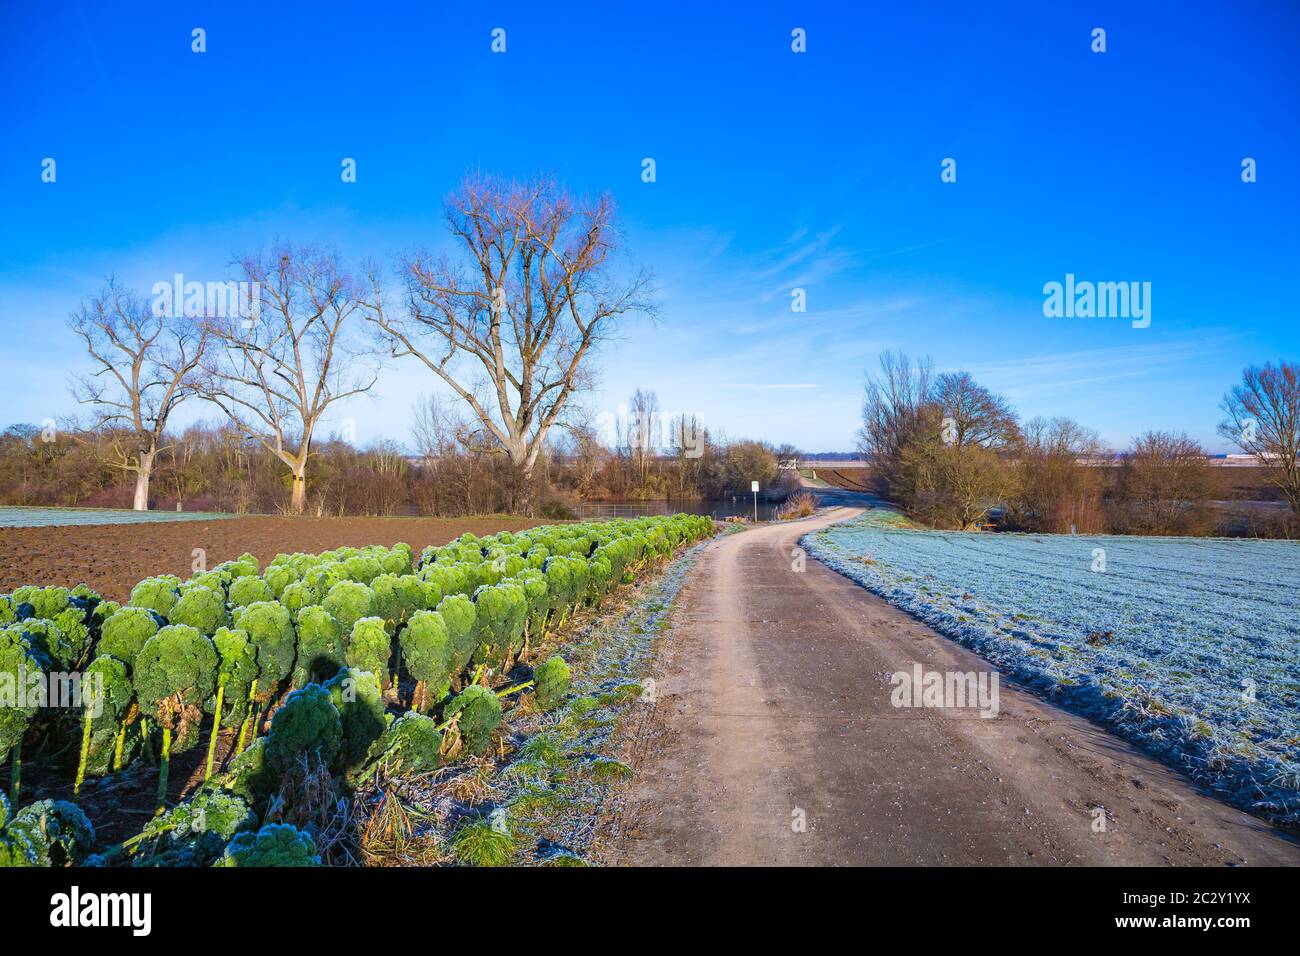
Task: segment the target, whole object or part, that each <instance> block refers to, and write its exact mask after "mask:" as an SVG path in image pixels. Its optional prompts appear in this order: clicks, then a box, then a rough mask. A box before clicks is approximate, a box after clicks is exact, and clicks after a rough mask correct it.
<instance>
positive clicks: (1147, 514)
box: [1114, 431, 1210, 534]
mask: <svg viewBox="0 0 1300 956" xmlns="http://www.w3.org/2000/svg"><path fill="white" fill-rule="evenodd" d="M1209 467H1210V466H1209V463H1208V462H1207V461H1206V458H1205V451H1204V450H1203V449H1202V448H1201V446H1200V445H1199V444H1197V443H1196V442H1195V441H1194V440H1193V439H1191V438H1189V437H1188V436H1187V435H1185V434H1181V433H1177V434H1176V433H1174V432H1158V431H1150V432H1146V433H1145V434H1143V435H1140V436H1139V437H1137V438H1135V439H1134V440H1133V446H1132V447H1131V448H1130V449H1129V450H1128V451H1127V452H1125V454H1124V456H1123V460H1122V463H1121V465H1120V472H1119V477H1118V480H1117V482H1116V497H1117V502H1116V503H1117V505H1118V506H1119V508H1120V509H1121V510H1120V512H1119V513H1118V514H1117V515H1115V519H1114V522H1115V524H1116V526H1117V527H1118V529H1119V530H1121V531H1126V530H1130V529H1131V530H1133V531H1135V532H1137V533H1140V534H1185V533H1193V534H1194V533H1196V532H1198V531H1200V530H1201V525H1202V524H1203V522H1204V519H1205V503H1206V500H1207V499H1208V498H1209V486H1210V476H1209Z"/></svg>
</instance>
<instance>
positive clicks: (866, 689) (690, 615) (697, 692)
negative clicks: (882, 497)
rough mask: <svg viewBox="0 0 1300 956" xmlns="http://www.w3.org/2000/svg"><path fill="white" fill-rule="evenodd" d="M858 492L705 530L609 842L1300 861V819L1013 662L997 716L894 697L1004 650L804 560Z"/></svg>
mask: <svg viewBox="0 0 1300 956" xmlns="http://www.w3.org/2000/svg"><path fill="white" fill-rule="evenodd" d="M857 513H859V512H858V511H857V510H856V509H853V508H848V507H833V508H830V509H829V510H827V511H825V512H821V513H819V514H818V515H817V516H815V517H813V518H810V519H806V520H804V521H799V522H794V523H790V524H783V525H776V526H769V527H760V528H757V529H753V530H749V531H745V532H743V533H740V534H735V535H731V536H728V537H725V538H722V539H719V540H718V541H715V542H713V543H712V544H710V545H708V546H707V548H706V550H705V551H704V553H703V554H702V555H701V557H700V559H699V562H698V564H697V566H696V568H695V570H694V571H693V573H692V580H691V581H690V582H689V583H688V584H687V585H686V587H685V589H684V590H683V593H682V595H681V597H680V603H679V606H678V608H677V610H676V611H675V617H674V628H673V630H672V632H671V634H670V635H669V636H668V637H667V638H666V639H665V645H664V653H663V654H662V655H661V656H660V666H661V671H660V672H659V673H658V674H656V675H654V676H655V679H656V685H657V686H656V696H657V703H655V704H654V705H653V706H651V705H646V708H645V711H644V712H643V713H642V714H641V716H640V718H639V726H637V727H635V728H634V729H633V731H632V740H631V742H630V743H629V748H628V749H629V757H630V761H631V762H632V764H633V767H634V769H635V771H636V773H635V777H634V782H633V783H631V784H630V785H629V791H628V792H627V793H626V794H625V798H624V799H625V803H624V805H623V807H622V813H621V814H620V819H621V820H622V821H623V822H622V823H621V824H620V829H621V832H620V833H619V834H617V835H616V836H615V837H614V838H613V839H612V840H611V843H610V846H609V848H608V852H607V854H606V856H607V862H611V863H623V864H648V865H652V864H685V865H713V864H724V865H725V864H742V865H744V864H793V865H813V864H818V865H827V864H829V865H835V864H884V865H889V864H901V865H914V864H940V865H972V866H980V865H1005V864H1011V865H1021V864H1042V865H1071V864H1084V865H1108V864H1112V865H1136V864H1155V865H1160V864H1172V865H1240V864H1243V863H1245V864H1300V845H1298V844H1297V842H1296V841H1295V840H1294V839H1292V838H1290V837H1288V836H1285V835H1283V834H1281V833H1280V832H1279V831H1277V830H1275V829H1274V828H1272V827H1270V826H1268V825H1267V824H1265V823H1263V822H1261V821H1259V820H1257V819H1255V818H1253V817H1251V816H1249V815H1248V814H1245V813H1242V812H1240V811H1237V810H1234V809H1232V808H1231V807H1228V806H1227V805H1225V804H1222V803H1220V802H1219V801H1217V800H1215V799H1213V798H1212V797H1210V796H1208V795H1206V794H1205V793H1203V792H1201V791H1199V790H1198V789H1196V788H1195V786H1194V785H1193V784H1191V783H1190V782H1188V781H1187V780H1186V779H1185V778H1184V777H1182V776H1181V775H1179V774H1177V773H1176V772H1174V771H1172V770H1169V769H1167V768H1165V767H1164V766H1162V765H1161V764H1159V763H1157V762H1155V761H1154V760H1151V759H1150V758H1148V757H1146V756H1144V755H1143V754H1141V753H1140V752H1138V751H1137V750H1136V749H1135V748H1133V747H1131V746H1130V745H1128V744H1126V743H1125V742H1123V741H1121V740H1119V739H1118V738H1115V737H1113V736H1111V735H1110V734H1108V733H1106V732H1105V731H1103V730H1100V729H1099V728H1097V727H1095V726H1094V725H1092V724H1090V723H1088V722H1087V721H1085V720H1082V719H1080V718H1077V717H1074V716H1071V715H1069V714H1067V713H1065V712H1063V711H1060V710H1057V709H1056V708H1054V707H1052V706H1051V705H1049V704H1046V703H1044V702H1043V701H1041V700H1039V699H1038V698H1036V697H1034V696H1032V695H1031V694H1029V693H1027V692H1024V691H1021V690H1018V689H1016V688H1015V687H1013V686H1012V685H1010V684H1009V682H1007V681H1006V680H1002V681H1001V684H1000V694H999V705H1000V707H999V713H998V716H997V717H996V718H992V719H986V718H982V717H980V716H979V714H978V711H976V710H973V709H965V710H954V709H921V708H895V707H893V706H891V703H890V695H891V691H892V690H893V689H894V688H893V687H892V686H891V684H890V680H889V675H890V674H892V673H893V672H895V671H904V670H905V671H909V672H910V671H911V670H912V668H913V665H914V663H916V662H919V663H920V664H921V665H922V667H923V668H924V669H925V670H927V671H942V672H950V671H958V672H966V671H981V670H982V671H988V669H989V666H988V665H987V664H986V663H984V662H983V661H981V660H980V659H979V658H978V657H976V656H974V655H973V654H970V653H969V652H967V651H965V650H964V649H962V648H961V647H959V646H957V645H955V644H953V643H952V642H951V641H949V640H947V639H946V638H944V637H942V636H940V635H938V634H936V633H935V632H934V631H931V630H930V629H929V628H927V627H926V626H925V625H923V624H921V623H919V622H917V621H916V620H914V619H913V618H911V617H909V616H907V615H906V614H903V613H902V612H901V611H897V610H895V609H894V608H892V607H890V606H889V605H888V604H886V603H885V602H883V601H881V600H880V599H878V598H876V597H874V596H873V595H871V594H869V593H868V592H866V591H864V590H863V589H862V588H860V587H858V586H857V585H855V584H853V583H852V582H850V581H848V580H847V579H845V578H843V577H840V576H839V575H838V574H836V573H835V572H833V571H831V570H829V569H828V568H826V567H825V566H823V565H821V564H820V563H818V562H817V561H815V560H813V559H812V558H811V557H807V558H806V559H805V567H804V570H803V571H802V572H800V571H796V570H794V569H793V566H794V564H795V557H794V556H793V555H792V552H793V551H794V549H795V547H796V542H797V541H798V539H799V537H800V536H801V535H803V534H806V533H808V532H809V531H812V530H815V529H816V528H819V527H823V526H825V525H827V524H831V523H833V522H835V521H840V520H845V519H846V518H849V517H852V516H854V515H855V514H857ZM1103 814H1104V830H1103V829H1102V826H1103ZM801 821H802V828H801V826H800V824H801Z"/></svg>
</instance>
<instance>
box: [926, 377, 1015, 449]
mask: <svg viewBox="0 0 1300 956" xmlns="http://www.w3.org/2000/svg"><path fill="white" fill-rule="evenodd" d="M930 400H931V401H933V402H934V403H935V404H936V405H938V406H939V408H940V410H941V411H942V413H943V417H944V418H946V419H948V420H949V421H950V422H951V423H952V440H951V441H950V442H948V443H949V444H952V445H955V446H956V447H957V448H965V447H966V446H967V445H982V446H984V447H985V448H1005V447H1007V446H1009V445H1013V444H1015V443H1016V441H1017V440H1018V439H1019V437H1020V426H1019V425H1018V423H1017V422H1016V413H1015V412H1014V411H1013V410H1012V408H1011V404H1010V403H1009V402H1008V401H1007V400H1006V399H1005V398H1003V397H1002V396H1001V395H995V394H994V393H993V392H990V391H989V390H988V389H987V388H985V387H984V386H983V385H980V384H979V383H978V382H976V381H975V379H974V378H973V377H972V376H971V374H970V373H969V372H944V373H943V374H942V375H940V376H939V377H938V378H937V379H935V381H934V387H933V389H932V395H931V398H930Z"/></svg>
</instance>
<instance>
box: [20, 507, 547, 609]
mask: <svg viewBox="0 0 1300 956" xmlns="http://www.w3.org/2000/svg"><path fill="white" fill-rule="evenodd" d="M56 510H57V509H56ZM114 513H115V514H120V512H114ZM127 514H132V512H127ZM145 514H156V515H158V516H159V517H158V518H156V519H154V520H152V521H146V522H136V523H122V522H119V523H117V524H93V525H92V524H82V525H73V526H61V527H51V526H48V525H46V526H29V527H13V526H10V527H9V528H8V529H7V530H5V532H4V533H3V534H0V594H3V593H5V592H7V591H11V590H13V589H14V588H16V587H18V586H20V585H23V584H61V585H63V586H65V587H72V586H75V585H77V584H82V583H84V584H88V585H90V586H91V587H92V588H94V589H95V590H96V591H98V592H99V593H100V594H102V595H103V596H104V597H106V598H110V599H112V600H115V601H122V600H125V599H126V596H127V595H128V594H129V593H130V590H131V588H132V587H134V586H135V584H136V583H137V582H138V581H140V580H141V579H142V578H146V577H149V576H150V575H153V574H176V575H180V576H181V577H189V576H190V574H191V573H193V563H194V561H195V558H196V555H195V553H194V552H195V549H196V548H197V549H201V550H202V553H203V560H204V561H205V562H206V564H207V566H208V567H213V566H214V565H217V564H220V563H221V562H222V561H226V560H228V559H230V558H236V557H239V555H241V554H243V553H244V552H245V551H249V552H252V553H253V554H255V555H256V556H257V557H258V559H259V560H260V561H262V562H263V563H265V562H267V561H269V560H270V559H271V558H273V557H275V555H276V554H278V553H279V552H281V551H284V552H294V551H304V552H308V553H312V554H315V553H319V552H321V551H328V550H330V549H331V548H338V547H342V546H344V545H352V546H354V547H360V546H362V545H367V544H382V545H384V546H386V547H391V546H392V545H394V544H395V543H397V542H398V541H405V542H406V543H407V544H409V545H411V547H413V548H415V549H416V550H417V551H419V550H420V549H421V548H423V547H425V545H429V544H446V543H447V542H448V541H450V540H451V539H452V538H455V537H457V536H458V535H460V534H462V533H464V532H466V531H472V532H474V533H475V534H479V535H486V534H493V533H495V532H497V531H522V530H524V529H525V528H535V527H537V526H538V525H542V524H557V523H558V522H554V521H545V520H541V519H537V518H510V517H504V516H500V517H498V516H488V517H481V518H305V517H304V518H288V517H272V516H251V517H230V516H221V515H206V514H201V513H199V512H192V513H188V514H186V513H184V512H182V513H181V514H173V513H169V512H145ZM164 517H165V518H167V519H171V520H162V519H163V518H164ZM177 518H180V519H181V520H179V521H178V520H175V519H177ZM205 519H215V520H205Z"/></svg>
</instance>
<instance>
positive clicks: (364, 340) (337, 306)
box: [72, 176, 652, 513]
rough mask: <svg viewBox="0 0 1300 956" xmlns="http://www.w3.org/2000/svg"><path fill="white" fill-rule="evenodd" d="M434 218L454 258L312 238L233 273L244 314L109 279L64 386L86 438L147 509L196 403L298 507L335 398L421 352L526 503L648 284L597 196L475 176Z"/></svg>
mask: <svg viewBox="0 0 1300 956" xmlns="http://www.w3.org/2000/svg"><path fill="white" fill-rule="evenodd" d="M446 221H447V226H448V230H449V232H450V234H451V237H452V239H453V250H454V252H453V253H451V254H446V255H436V256H435V255H433V254H431V253H418V254H416V255H414V256H410V257H407V258H404V259H402V260H401V261H399V262H398V263H397V264H396V267H395V268H394V269H393V270H392V271H391V275H390V274H388V273H386V271H385V270H384V269H383V268H381V267H380V266H378V265H376V264H374V263H367V264H366V265H365V266H364V267H363V268H362V270H361V272H360V273H359V274H354V273H352V272H350V271H349V270H348V269H347V268H346V267H345V266H344V265H343V264H342V263H341V262H340V260H339V259H338V257H337V256H335V255H333V254H331V253H328V252H326V251H323V250H320V249H314V248H305V247H295V246H291V245H284V246H280V247H278V248H275V249H273V250H271V251H270V252H269V253H259V254H256V255H251V256H247V257H245V258H243V259H242V260H241V261H240V262H239V265H238V270H239V282H240V285H241V287H243V288H248V289H255V290H256V291H257V294H256V296H255V300H256V308H249V309H246V310H244V309H238V310H237V309H231V308H215V309H214V308H212V307H211V302H210V300H208V301H206V302H205V305H204V307H203V308H201V309H192V308H187V309H186V310H184V311H185V314H180V310H178V309H176V308H171V307H160V300H159V299H158V298H157V297H155V299H154V300H153V301H147V300H146V299H145V298H143V297H142V296H140V295H138V294H136V293H134V292H132V291H130V290H128V289H124V288H122V287H121V286H120V285H119V284H117V283H116V282H113V281H110V282H109V284H108V285H107V287H106V288H105V289H104V290H103V291H102V292H101V293H100V294H99V295H97V296H95V297H94V298H92V299H91V300H90V301H89V302H88V303H87V304H86V305H85V306H84V307H83V308H82V309H81V310H80V312H79V313H77V314H76V315H75V316H74V317H73V319H72V328H73V330H74V331H75V332H76V333H77V334H78V335H79V336H80V337H81V338H82V340H83V341H84V342H85V345H86V349H87V351H88V353H89V355H90V356H91V358H92V360H93V361H94V363H95V368H94V371H93V372H92V373H91V374H89V375H87V376H85V377H84V378H83V379H81V380H80V381H79V382H78V384H77V386H76V388H75V392H76V395H77V397H78V398H79V400H81V401H82V402H84V403H86V404H88V405H90V406H92V407H93V408H94V409H95V410H96V411H97V412H98V417H97V421H96V422H95V423H94V428H93V430H94V431H96V432H102V433H104V434H108V435H111V436H112V438H113V441H112V442H111V445H112V447H111V451H110V459H109V460H110V461H111V463H112V465H113V466H114V467H116V468H119V469H122V470H125V471H127V472H129V473H132V474H134V475H135V479H136V488H135V499H134V504H135V507H136V508H137V509H146V508H148V505H149V496H150V484H151V480H152V477H153V474H154V467H155V463H156V461H157V459H158V456H159V454H160V452H162V451H163V450H164V449H165V448H166V447H167V446H168V442H169V438H168V435H169V430H168V426H169V422H170V421H171V419H172V416H173V415H174V413H175V411H176V409H177V407H178V406H180V405H181V403H183V402H186V401H188V400H191V399H195V400H201V401H205V402H208V403H210V404H211V405H212V406H213V407H215V408H216V409H219V410H220V412H221V413H222V414H223V415H224V417H225V419H226V420H227V421H228V422H229V423H230V425H231V426H232V427H233V428H234V429H235V430H236V431H237V432H238V433H240V434H241V435H242V436H244V437H245V438H247V439H248V440H249V441H254V442H256V443H258V444H259V445H260V446H261V447H262V448H263V449H264V450H265V451H266V452H267V453H268V454H269V455H271V456H273V457H274V459H275V460H276V461H278V462H279V463H280V464H281V466H282V467H283V468H284V469H285V470H286V471H287V477H288V480H289V481H290V483H291V486H292V491H291V495H290V508H291V510H292V511H294V512H299V513H301V512H302V511H304V510H305V508H306V504H307V480H308V479H307V473H308V463H309V461H310V460H311V459H312V458H313V456H314V454H315V452H316V443H317V441H318V439H319V437H320V432H321V429H322V422H323V421H324V420H325V419H326V415H327V413H328V411H329V409H330V407H331V406H333V405H335V404H336V403H338V402H341V401H343V400H345V399H348V398H350V397H353V396H356V395H359V394H362V393H365V392H368V391H370V390H371V389H372V388H373V387H374V385H375V383H376V381H377V376H378V371H377V370H378V368H379V366H380V364H381V359H382V358H383V357H384V356H387V357H391V358H395V359H408V360H414V361H417V362H419V363H420V364H422V365H423V366H424V367H425V368H426V369H427V370H428V371H429V372H430V373H431V374H432V375H433V376H434V378H435V379H436V380H437V381H438V382H441V383H443V384H445V385H446V386H448V387H449V388H450V389H451V390H452V392H453V393H454V394H455V395H456V396H458V397H459V399H460V400H462V401H463V402H464V404H465V405H466V407H467V408H468V409H469V410H470V413H471V414H472V417H473V422H474V428H473V431H474V432H475V433H477V435H478V436H479V437H478V438H477V439H475V441H477V442H478V446H479V447H481V448H483V449H486V450H487V451H488V452H490V453H491V454H493V455H494V456H496V457H498V458H501V459H503V460H504V461H505V462H507V463H508V466H509V468H510V469H511V470H512V472H513V477H512V479H511V480H510V481H508V482H507V483H506V484H507V485H508V486H509V487H510V488H511V489H512V493H513V494H514V495H517V497H513V498H512V500H510V501H508V502H507V509H508V510H510V511H528V510H530V509H531V508H532V507H533V505H534V501H533V500H532V499H531V498H530V497H529V496H530V494H531V491H532V489H533V487H534V484H535V483H534V482H533V480H532V477H533V472H534V470H535V468H536V467H537V463H538V460H539V457H540V456H541V455H542V452H543V449H544V448H545V446H546V441H547V436H548V434H549V433H550V431H551V429H552V428H553V427H554V426H555V425H556V424H557V423H559V422H561V421H562V420H563V418H564V416H565V414H566V410H567V409H568V408H569V407H570V402H571V400H572V398H573V396H574V395H575V394H576V393H578V392H580V391H581V390H582V389H584V388H585V387H587V386H588V385H589V384H590V381H591V375H590V370H589V369H588V367H587V366H588V362H587V360H588V358H589V357H590V355H591V353H592V350H593V349H594V348H595V347H596V346H597V345H598V343H599V342H601V341H602V340H603V339H604V338H605V337H606V336H607V335H608V334H609V332H610V331H611V330H612V327H613V326H614V324H615V323H616V322H617V320H618V319H619V318H620V317H622V316H624V315H626V314H628V313H632V312H651V311H652V307H651V305H650V302H649V289H650V280H649V279H648V278H647V276H646V275H645V274H644V273H643V272H640V271H637V270H622V271H621V272H620V271H619V270H616V269H614V268H613V266H612V256H613V254H614V252H615V250H616V239H617V230H616V224H615V217H614V208H613V204H612V202H611V201H610V199H609V198H608V197H607V196H602V197H600V198H598V199H595V200H592V201H587V200H577V199H574V198H573V197H571V196H570V195H569V194H568V193H567V192H566V191H564V190H563V189H562V188H560V187H558V186H557V185H556V184H555V183H554V182H553V181H551V180H547V179H541V180H537V181H533V182H527V183H520V182H514V181H509V182H507V181H503V180H500V179H495V178H491V177H483V176H471V177H468V178H467V179H466V180H465V182H464V183H463V184H462V186H461V187H460V188H459V189H458V190H457V191H456V192H454V193H453V194H452V195H451V196H450V197H449V198H448V200H447V204H446ZM390 278H392V279H395V281H394V282H393V283H392V285H393V288H392V289H391V290H390V289H389V288H388V286H389V281H388V280H389V279H390ZM230 285H232V286H234V285H235V283H230ZM172 295H173V296H174V297H175V298H177V299H179V298H180V297H181V296H182V290H173V292H172ZM189 304H190V303H189V301H188V300H187V305H189Z"/></svg>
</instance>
